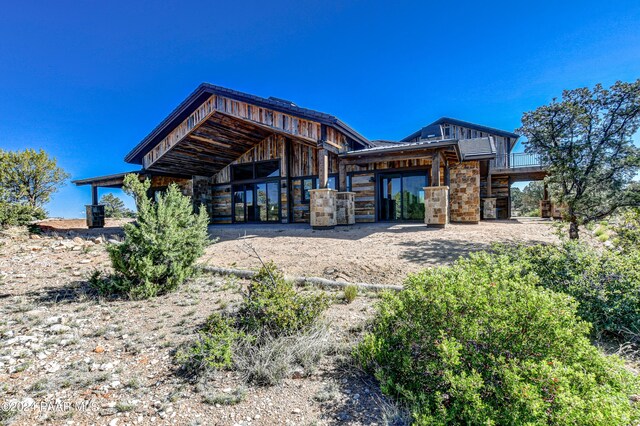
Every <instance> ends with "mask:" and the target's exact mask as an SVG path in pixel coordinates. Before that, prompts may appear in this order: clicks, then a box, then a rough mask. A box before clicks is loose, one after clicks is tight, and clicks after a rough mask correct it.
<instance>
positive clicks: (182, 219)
mask: <svg viewBox="0 0 640 426" xmlns="http://www.w3.org/2000/svg"><path fill="white" fill-rule="evenodd" d="M149 186H150V183H149V181H148V180H147V181H145V182H140V181H139V179H138V177H137V176H136V175H127V176H126V177H125V186H124V189H125V191H126V192H127V193H129V194H130V195H132V196H133V197H134V198H135V200H136V206H137V208H138V215H137V220H136V222H134V223H128V224H125V225H124V233H125V239H124V242H123V243H121V244H112V245H109V246H108V247H107V248H108V251H109V257H110V259H111V264H112V266H113V269H114V270H115V271H116V274H115V277H112V279H111V280H110V282H111V283H113V284H114V285H113V286H109V285H104V286H102V290H103V291H106V292H111V291H112V292H116V293H126V294H128V295H129V296H130V297H132V298H148V297H153V296H156V295H158V294H162V293H166V292H169V291H172V290H174V289H176V288H177V287H178V286H179V285H180V284H181V283H182V282H184V280H185V279H186V278H188V277H189V276H190V275H191V274H192V273H193V268H192V266H193V264H194V262H195V261H196V259H197V258H198V257H200V256H201V255H202V253H203V252H204V247H205V246H206V244H207V243H208V235H207V224H208V216H207V213H206V211H205V209H204V208H201V209H200V213H199V214H194V212H193V207H192V205H191V199H190V198H189V197H186V196H184V195H182V194H181V193H180V191H179V189H178V187H177V186H176V185H175V184H171V185H169V187H168V189H167V191H166V193H165V194H161V195H160V196H158V198H157V201H155V202H153V201H152V200H151V199H149V198H148V197H147V191H148V190H149Z"/></svg>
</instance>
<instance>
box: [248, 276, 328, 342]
mask: <svg viewBox="0 0 640 426" xmlns="http://www.w3.org/2000/svg"><path fill="white" fill-rule="evenodd" d="M328 307H329V298H328V297H327V296H326V294H325V293H322V292H316V293H312V294H308V295H307V294H303V293H299V292H297V291H296V290H295V288H294V286H293V284H292V283H291V282H289V281H287V280H285V279H284V276H283V275H282V272H280V271H279V270H278V269H277V268H276V266H275V265H274V264H273V263H268V264H266V265H265V266H264V267H262V268H261V269H260V271H259V272H258V274H256V276H255V277H254V278H253V279H252V280H251V283H250V284H249V289H248V292H247V293H246V294H245V295H244V299H243V302H242V305H241V307H240V312H239V324H240V326H241V327H242V328H243V329H245V330H247V331H249V332H251V331H260V332H262V331H264V332H267V333H270V334H273V335H275V336H278V335H281V334H290V333H293V332H296V331H299V330H301V329H303V328H305V327H308V326H310V325H311V324H313V323H314V322H315V321H316V320H317V319H318V318H319V317H320V315H321V314H322V312H323V311H324V310H326V309H327V308H328Z"/></svg>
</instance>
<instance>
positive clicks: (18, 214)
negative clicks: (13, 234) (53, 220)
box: [0, 201, 46, 226]
mask: <svg viewBox="0 0 640 426" xmlns="http://www.w3.org/2000/svg"><path fill="white" fill-rule="evenodd" d="M45 217H46V213H45V211H44V210H43V209H42V208H40V207H31V206H29V205H26V204H17V203H7V202H4V201H0V226H24V225H28V224H30V223H31V222H33V221H35V220H42V219H44V218H45Z"/></svg>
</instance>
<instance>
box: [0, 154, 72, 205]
mask: <svg viewBox="0 0 640 426" xmlns="http://www.w3.org/2000/svg"><path fill="white" fill-rule="evenodd" d="M0 163H1V164H2V173H1V174H0V184H1V186H2V187H3V188H4V189H5V191H6V195H7V196H8V198H9V200H8V201H9V202H11V203H18V204H26V205H28V206H30V207H32V208H38V207H42V206H43V205H44V204H46V203H48V202H49V201H50V199H51V194H53V193H54V192H56V191H57V190H58V189H59V188H60V187H61V186H62V185H63V184H64V182H65V180H67V178H68V177H69V175H68V174H67V173H66V172H65V171H64V170H63V169H62V168H60V167H58V163H57V161H56V159H55V158H53V157H50V156H49V155H48V154H47V153H46V152H45V151H43V150H42V149H41V150H39V151H36V150H34V149H30V148H29V149H25V150H24V151H2V150H0Z"/></svg>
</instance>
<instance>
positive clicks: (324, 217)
mask: <svg viewBox="0 0 640 426" xmlns="http://www.w3.org/2000/svg"><path fill="white" fill-rule="evenodd" d="M337 193H338V191H336V190H335V189H329V188H324V189H312V190H310V191H309V196H310V200H309V218H310V222H311V227H312V228H313V229H332V228H333V227H334V226H336V224H337V220H336V194H337Z"/></svg>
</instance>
